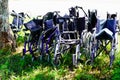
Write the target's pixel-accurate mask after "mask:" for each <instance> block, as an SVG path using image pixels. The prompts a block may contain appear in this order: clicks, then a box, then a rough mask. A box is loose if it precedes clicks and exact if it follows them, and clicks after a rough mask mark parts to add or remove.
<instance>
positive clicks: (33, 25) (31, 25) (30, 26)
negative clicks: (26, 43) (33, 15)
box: [24, 19, 42, 31]
mask: <svg viewBox="0 0 120 80" xmlns="http://www.w3.org/2000/svg"><path fill="white" fill-rule="evenodd" d="M24 26H25V27H26V29H27V30H30V31H37V30H39V29H42V20H36V19H33V20H31V21H29V22H27V23H25V24H24Z"/></svg>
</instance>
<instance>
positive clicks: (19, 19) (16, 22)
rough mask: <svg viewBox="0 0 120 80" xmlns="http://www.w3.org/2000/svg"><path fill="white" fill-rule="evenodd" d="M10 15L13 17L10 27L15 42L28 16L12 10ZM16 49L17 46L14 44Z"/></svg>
mask: <svg viewBox="0 0 120 80" xmlns="http://www.w3.org/2000/svg"><path fill="white" fill-rule="evenodd" d="M10 15H11V16H12V17H13V20H12V23H11V24H10V27H11V29H12V31H13V34H14V37H15V40H16V39H17V38H18V37H19V35H18V32H20V31H21V29H22V27H23V25H24V20H25V18H26V16H27V17H29V16H28V14H26V13H24V12H20V13H16V12H15V11H14V10H12V12H11V13H10ZM16 47H17V44H16Z"/></svg>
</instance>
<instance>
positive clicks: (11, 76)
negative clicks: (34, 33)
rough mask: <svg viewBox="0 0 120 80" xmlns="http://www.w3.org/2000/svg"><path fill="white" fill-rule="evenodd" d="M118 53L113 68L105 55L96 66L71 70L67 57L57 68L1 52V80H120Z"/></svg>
mask: <svg viewBox="0 0 120 80" xmlns="http://www.w3.org/2000/svg"><path fill="white" fill-rule="evenodd" d="M118 53H119V52H118ZM118 53H117V54H116V55H117V56H116V59H115V61H114V64H113V67H112V68H109V65H108V64H109V63H108V62H109V57H108V55H106V54H103V55H102V56H99V57H98V58H96V60H95V64H94V66H90V65H84V63H83V64H79V65H78V67H77V68H73V69H72V70H71V69H70V68H69V67H68V66H69V65H70V64H71V63H69V62H70V61H69V59H70V57H68V58H67V57H66V56H65V61H64V63H62V64H61V66H60V67H59V68H56V67H54V66H53V65H52V64H51V63H49V62H46V61H40V60H39V59H37V60H35V61H33V62H32V61H31V55H27V56H26V57H25V59H24V60H23V59H22V56H21V53H17V54H13V53H10V52H7V51H1V52H0V78H2V80H63V79H66V80H99V79H105V80H109V79H113V80H116V79H117V80H118V79H120V76H119V74H120V68H119V67H120V54H118ZM106 60H108V61H106Z"/></svg>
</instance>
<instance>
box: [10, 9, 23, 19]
mask: <svg viewBox="0 0 120 80" xmlns="http://www.w3.org/2000/svg"><path fill="white" fill-rule="evenodd" d="M21 14H23V15H21ZM10 15H11V16H13V17H19V18H25V17H24V12H20V13H16V12H15V11H14V10H12V12H11V13H10Z"/></svg>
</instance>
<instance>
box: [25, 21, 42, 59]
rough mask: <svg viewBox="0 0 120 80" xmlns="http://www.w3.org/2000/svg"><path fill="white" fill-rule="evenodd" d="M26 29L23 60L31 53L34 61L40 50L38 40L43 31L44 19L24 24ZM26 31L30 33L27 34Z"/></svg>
mask: <svg viewBox="0 0 120 80" xmlns="http://www.w3.org/2000/svg"><path fill="white" fill-rule="evenodd" d="M24 26H25V29H24V32H25V38H24V39H25V41H24V48H23V58H24V57H25V54H26V52H30V54H31V55H32V61H33V60H34V59H35V58H36V57H35V55H34V52H35V51H36V50H38V47H37V46H38V40H39V36H40V34H41V33H42V30H43V20H42V19H32V20H30V21H29V22H27V23H24ZM26 31H30V33H27V32H26Z"/></svg>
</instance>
